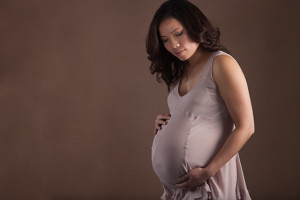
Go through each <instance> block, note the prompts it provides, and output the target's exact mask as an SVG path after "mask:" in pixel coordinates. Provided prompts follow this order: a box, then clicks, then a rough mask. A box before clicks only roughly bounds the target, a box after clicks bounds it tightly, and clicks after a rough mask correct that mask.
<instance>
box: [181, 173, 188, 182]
mask: <svg viewBox="0 0 300 200" xmlns="http://www.w3.org/2000/svg"><path fill="white" fill-rule="evenodd" d="M189 178H190V174H189V173H187V174H185V175H183V176H181V177H179V178H178V181H179V182H182V181H185V180H187V179H189Z"/></svg>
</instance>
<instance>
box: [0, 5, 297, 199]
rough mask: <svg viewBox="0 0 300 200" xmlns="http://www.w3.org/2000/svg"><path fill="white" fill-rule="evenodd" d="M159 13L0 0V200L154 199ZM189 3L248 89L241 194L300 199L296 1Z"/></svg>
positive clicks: (145, 8)
mask: <svg viewBox="0 0 300 200" xmlns="http://www.w3.org/2000/svg"><path fill="white" fill-rule="evenodd" d="M163 2H164V1H162V0H151V1H150V0H147V1H140V0H129V1H122V0H115V1H101V0H98V1H96V0H87V1H82V0H63V1H59V0H53V1H50V0H44V1H38V0H27V1H21V0H19V1H15V0H13V1H11V0H1V1H0V53H1V54H0V113H1V115H0V199H6V200H27V199H28V200H52V199H53V200H92V199H93V200H96V199H97V200H98V199H100V200H102V199H103V200H119V199H122V200H123V199H124V200H127V199H128V200H135V199H137V200H140V199H143V200H152V199H159V197H160V196H161V194H162V192H163V190H162V186H161V184H160V182H159V180H158V178H157V177H156V175H155V173H154V172H153V170H152V165H151V145H152V140H153V137H154V135H153V129H154V119H155V117H156V115H157V114H159V113H164V112H167V111H168V110H167V108H168V107H167V102H166V100H167V99H166V98H167V89H166V86H165V85H164V83H163V82H162V83H161V84H159V83H157V82H156V80H155V76H154V75H151V74H150V72H149V66H150V62H149V61H148V60H147V54H146V52H145V39H146V35H147V31H148V28H149V25H150V22H151V19H152V17H153V15H154V13H155V11H156V9H158V7H159V6H160V5H161V4H162V3H163ZM191 2H192V3H194V4H195V5H197V6H198V7H199V8H200V9H201V10H202V11H203V12H204V14H205V15H206V16H207V17H208V18H209V19H210V21H211V22H212V24H213V25H214V26H215V27H219V28H220V30H221V43H222V44H224V45H225V46H226V47H227V48H228V49H229V50H230V51H231V54H232V56H233V57H234V58H235V59H236V60H237V61H238V63H239V64H240V66H241V68H242V70H243V72H244V74H245V76H246V79H247V82H248V86H249V90H250V95H251V100H252V105H253V109H254V117H255V133H254V135H253V136H252V137H251V139H250V140H249V141H248V142H247V144H246V145H245V146H244V148H243V149H242V150H241V151H240V157H241V162H242V167H243V170H244V175H245V179H246V184H247V187H248V189H249V192H250V195H251V196H252V198H253V199H295V198H300V190H299V186H300V173H298V170H299V168H300V162H299V152H300V148H299V139H300V134H299V111H300V109H299V107H300V106H299V102H300V99H299V91H300V88H299V86H300V84H299V72H300V70H299V64H298V62H296V61H297V58H299V55H298V54H299V47H298V45H299V35H300V28H299V17H300V15H299V14H297V13H299V12H298V11H299V8H300V6H299V4H300V3H299V1H297V0H287V1H279V0H264V1H250V0H244V1H237V0H227V1H217V0H209V1H205V0H192V1H191Z"/></svg>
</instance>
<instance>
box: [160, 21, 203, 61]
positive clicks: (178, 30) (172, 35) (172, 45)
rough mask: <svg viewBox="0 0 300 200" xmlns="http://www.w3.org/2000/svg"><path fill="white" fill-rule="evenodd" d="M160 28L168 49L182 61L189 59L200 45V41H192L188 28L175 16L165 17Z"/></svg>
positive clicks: (161, 36)
mask: <svg viewBox="0 0 300 200" xmlns="http://www.w3.org/2000/svg"><path fill="white" fill-rule="evenodd" d="M158 29H159V34H160V38H161V40H162V42H163V44H164V46H165V48H166V50H167V51H169V52H170V53H171V54H173V55H174V56H176V57H177V58H178V59H180V60H181V61H185V60H187V59H189V58H190V57H191V56H192V55H193V54H194V53H195V51H196V50H197V48H198V47H199V43H197V42H194V41H192V40H191V39H190V37H189V36H188V34H187V32H186V29H185V28H184V27H183V26H182V25H181V23H180V22H179V21H177V20H176V19H175V18H173V17H169V18H167V19H164V20H163V21H162V22H161V23H160V25H159V28H158Z"/></svg>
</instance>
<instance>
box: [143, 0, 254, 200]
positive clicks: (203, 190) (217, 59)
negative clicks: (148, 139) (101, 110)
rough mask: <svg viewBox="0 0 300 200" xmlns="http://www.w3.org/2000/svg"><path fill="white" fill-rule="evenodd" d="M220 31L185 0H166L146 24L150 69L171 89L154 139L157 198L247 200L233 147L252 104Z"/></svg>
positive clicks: (246, 134)
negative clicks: (159, 190)
mask: <svg viewBox="0 0 300 200" xmlns="http://www.w3.org/2000/svg"><path fill="white" fill-rule="evenodd" d="M219 35H220V32H219V29H215V28H214V27H213V26H212V25H211V23H210V22H209V20H208V19H207V18H206V16H205V15H204V14H203V13H202V12H201V11H200V10H199V8H197V7H196V6H195V5H193V4H192V3H190V2H189V1H186V0H169V1H166V2H164V3H163V4H162V5H161V6H160V8H159V9H158V10H157V11H156V13H155V15H154V18H153V20H152V22H151V24H150V28H149V33H148V36H147V40H146V48H147V53H148V55H149V56H148V59H149V60H150V61H151V67H150V70H151V73H152V74H154V73H156V76H157V80H159V79H160V78H162V79H163V80H164V81H165V83H166V85H167V87H168V92H169V94H168V98H167V102H168V107H169V113H164V114H159V115H158V116H157V118H156V120H155V129H154V134H155V136H154V140H153V145H152V166H153V169H154V171H155V173H156V174H157V176H158V178H159V180H160V181H161V183H162V186H163V188H164V194H163V195H162V196H161V199H163V200H166V199H172V200H179V199H180V200H181V199H184V200H194V199H218V200H234V199H247V200H248V199H251V197H250V195H249V192H248V190H247V187H246V183H245V179H244V175H243V171H242V167H241V163H240V159H239V154H238V152H239V150H240V149H241V148H242V147H243V145H244V144H245V143H246V142H247V140H248V139H249V138H250V137H251V135H252V134H253V133H254V118H253V111H252V106H251V101H250V96H249V91H248V86H247V82H246V79H245V77H244V75H243V72H242V70H241V68H240V66H239V64H238V62H237V61H236V60H235V59H234V58H233V57H232V56H231V55H230V54H229V51H228V50H227V49H226V48H225V47H224V46H222V45H220V44H219Z"/></svg>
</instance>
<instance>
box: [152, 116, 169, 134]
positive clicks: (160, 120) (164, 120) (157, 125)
mask: <svg viewBox="0 0 300 200" xmlns="http://www.w3.org/2000/svg"><path fill="white" fill-rule="evenodd" d="M170 118H171V114H170V113H164V114H160V115H157V117H156V119H155V122H154V126H155V128H154V134H156V133H157V131H158V130H161V125H162V124H164V125H166V124H167V123H168V122H167V120H168V119H170Z"/></svg>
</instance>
